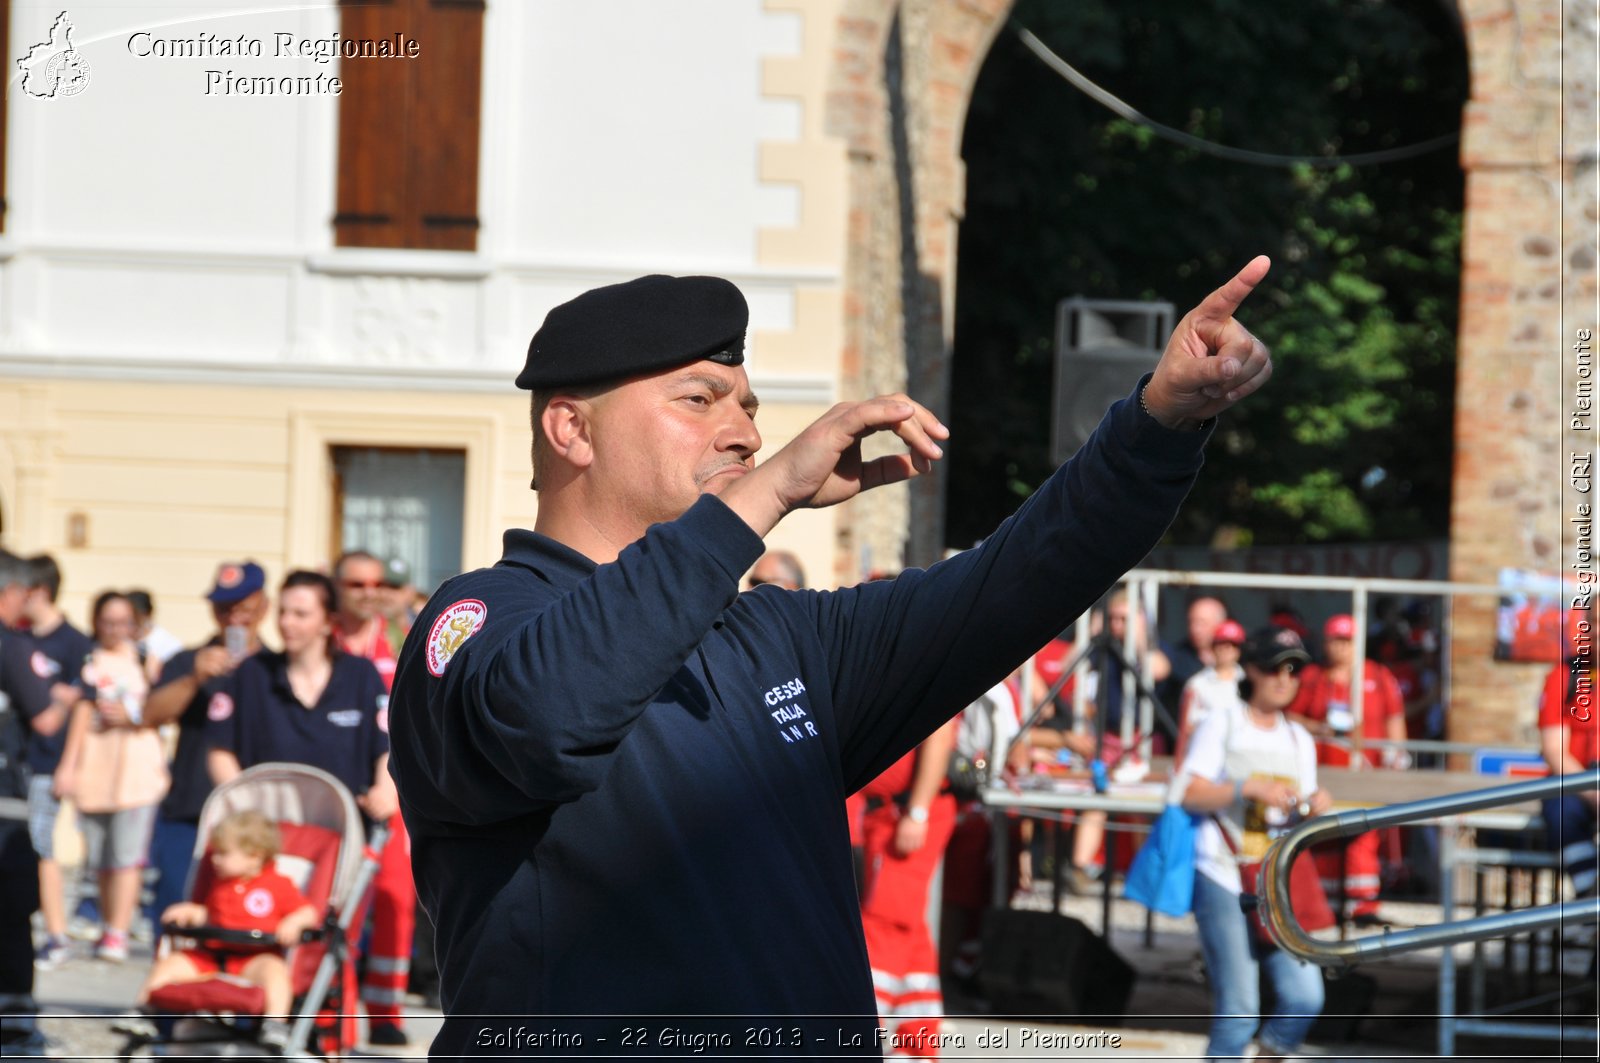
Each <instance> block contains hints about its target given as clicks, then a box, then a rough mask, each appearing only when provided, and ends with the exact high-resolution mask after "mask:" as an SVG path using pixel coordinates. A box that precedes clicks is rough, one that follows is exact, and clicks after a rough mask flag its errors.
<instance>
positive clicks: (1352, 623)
mask: <svg viewBox="0 0 1600 1063" xmlns="http://www.w3.org/2000/svg"><path fill="white" fill-rule="evenodd" d="M1322 637H1323V638H1325V639H1353V638H1355V637H1356V618H1355V617H1353V616H1351V615H1350V614H1349V613H1339V614H1337V615H1335V616H1330V617H1328V622H1327V623H1326V624H1323V625H1322Z"/></svg>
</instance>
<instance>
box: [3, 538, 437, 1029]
mask: <svg viewBox="0 0 1600 1063" xmlns="http://www.w3.org/2000/svg"><path fill="white" fill-rule="evenodd" d="M0 586H3V587H4V590H3V591H0V625H3V628H0V637H3V640H4V641H3V645H4V648H5V651H6V662H7V666H6V669H5V671H4V673H3V674H0V675H3V678H4V680H5V682H6V683H8V684H10V686H11V687H14V688H15V689H6V690H5V691H3V693H4V694H5V695H6V696H7V700H8V703H9V704H10V705H11V706H12V707H13V708H15V709H19V710H20V712H19V713H18V714H17V717H16V719H17V720H19V721H22V720H25V721H26V725H27V731H28V733H27V736H26V737H27V741H26V743H25V753H23V754H22V757H19V758H17V760H19V761H22V762H21V763H16V762H12V761H10V760H8V761H7V762H6V764H5V768H6V769H7V770H8V771H10V772H11V774H12V777H13V778H15V779H16V780H18V781H17V783H16V787H15V788H16V789H18V790H19V796H22V795H21V794H20V791H22V790H24V788H25V800H26V811H27V820H26V829H27V835H26V840H27V842H28V847H29V849H30V852H29V854H28V856H31V857H35V858H36V861H37V871H36V872H35V870H34V868H33V866H32V865H33V863H34V860H32V859H26V858H24V857H22V856H20V855H15V854H14V852H13V850H14V849H15V848H16V846H15V841H16V839H14V838H10V837H8V838H7V842H8V846H7V850H6V853H7V856H8V859H14V862H15V864H16V868H17V870H18V871H19V873H20V872H21V869H22V867H23V865H24V864H26V865H27V868H26V875H27V877H29V878H32V879H33V883H32V889H31V890H29V893H30V894H32V895H31V896H29V897H28V898H26V899H24V900H20V901H19V903H17V904H15V905H8V907H7V909H6V911H5V912H4V913H0V916H3V917H4V918H5V919H7V920H11V921H13V922H14V921H15V920H16V916H17V913H19V912H20V913H22V922H21V926H20V929H19V928H17V927H10V931H11V933H10V935H9V936H7V937H5V938H4V953H5V957H6V965H7V967H8V969H9V968H10V967H13V966H19V965H20V963H21V962H23V961H22V960H20V959H19V958H18V956H16V955H13V954H14V953H21V952H22V951H24V950H23V943H24V942H25V941H27V945H26V953H27V955H26V961H25V962H27V964H28V965H29V967H30V968H41V969H48V968H52V967H55V966H57V965H60V964H62V963H65V962H69V961H71V960H72V959H74V958H75V957H76V953H75V951H74V945H73V943H72V941H71V940H70V938H69V935H68V929H69V921H70V920H69V916H70V913H69V902H70V899H71V896H72V893H73V891H72V890H70V889H69V883H68V882H67V881H66V877H65V874H64V870H63V866H64V865H63V860H62V856H63V855H64V854H62V853H60V852H58V848H57V847H58V845H59V844H60V843H62V842H64V841H69V840H70V839H69V836H68V835H66V834H64V833H63V829H62V824H61V816H62V813H63V809H64V807H65V806H66V805H68V804H70V806H71V808H72V810H73V815H74V816H75V822H76V824H77V827H78V830H79V832H80V841H81V851H82V862H81V866H82V869H83V871H84V873H85V875H86V876H88V877H91V878H92V879H93V883H94V886H95V896H94V897H93V898H91V899H89V900H86V901H84V902H83V903H82V908H81V910H82V911H83V913H84V914H85V915H87V916H88V917H89V918H90V919H92V920H93V921H94V922H93V923H91V924H89V925H91V926H93V927H94V930H93V934H92V937H93V941H92V944H91V954H92V956H93V957H94V958H95V959H98V960H100V961H104V962H112V963H121V962H124V961H126V960H127V959H128V955H129V939H130V936H131V935H132V933H133V932H134V929H135V926H136V923H137V917H138V912H139V909H140V907H141V904H140V902H141V898H142V897H143V898H144V899H145V903H144V904H143V910H144V912H145V913H146V914H147V916H148V917H149V921H150V924H151V928H152V932H153V934H154V935H157V936H159V935H160V933H161V929H160V927H161V922H160V921H161V919H162V918H163V916H164V915H166V914H169V913H173V914H176V915H178V916H180V917H185V918H186V917H188V916H192V915H193V914H194V913H193V909H186V908H184V907H183V905H184V904H187V903H191V902H192V901H195V900H196V899H194V898H188V897H186V896H185V890H186V888H187V884H188V883H189V882H190V881H191V871H190V868H191V863H192V861H193V858H194V855H195V852H196V840H197V833H198V830H199V824H200V819H201V814H202V808H203V806H204V805H205V802H206V799H207V798H208V797H209V796H210V794H211V792H212V791H213V789H214V788H215V787H216V786H218V785H220V784H222V783H223V782H226V781H227V780H229V779H231V778H233V777H234V776H236V775H238V774H239V773H240V772H241V771H243V770H244V769H246V768H249V767H251V766H253V765H256V764H261V763H267V762H288V763H294V764H304V765H310V766H313V767H316V768H320V769H322V770H324V771H326V772H328V773H330V774H331V775H333V776H334V777H335V778H336V779H338V780H339V781H340V782H341V783H342V784H343V785H344V786H345V787H346V788H347V789H348V790H349V791H350V792H351V793H352V795H354V796H355V798H356V802H357V804H358V806H359V807H360V809H361V811H362V813H363V815H364V817H365V819H366V820H367V823H368V826H369V829H370V828H371V827H372V826H374V825H376V824H379V823H382V824H385V825H387V826H388V827H389V828H390V833H389V843H388V844H387V845H386V846H385V848H384V849H383V852H382V854H381V859H382V865H381V869H380V871H379V874H378V876H377V878H376V880H375V883H374V887H373V892H372V895H371V905H370V911H371V917H370V923H369V925H368V927H367V933H366V935H365V937H364V939H363V941H364V948H363V955H362V958H361V968H362V985H361V998H362V1001H363V1006H364V1008H365V1011H366V1013H367V1018H368V1033H367V1038H368V1041H369V1043H372V1044H378V1045H399V1044H404V1043H406V1041H407V1036H406V1033H405V1030H404V1026H403V1019H402V1011H401V1005H402V1003H403V999H404V996H405V994H406V992H407V988H408V983H409V976H410V965H411V953H412V946H413V939H414V929H415V924H416V910H417V903H416V892H415V887H414V885H413V883H412V878H411V868H410V862H409V845H408V840H407V837H406V833H405V828H404V823H403V821H402V820H401V819H400V817H399V816H398V815H396V811H397V801H396V796H395V790H394V783H393V781H392V779H391V778H390V775H389V772H388V767H387V759H388V735H387V728H388V720H387V709H388V696H389V685H390V683H391V682H392V679H393V675H394V661H395V654H396V650H397V649H398V646H399V644H400V642H401V640H402V639H403V638H404V635H405V633H406V631H407V630H408V629H409V625H410V620H411V618H412V617H413V616H414V615H415V605H416V602H415V597H416V592H415V589H414V588H413V587H412V586H411V580H410V577H409V571H408V569H407V567H406V565H405V564H404V562H401V561H393V560H391V561H385V560H383V559H380V558H378V557H376V556H374V555H372V554H370V553H367V552H364V551H352V552H349V553H346V554H344V555H343V556H341V557H339V558H338V559H337V560H335V561H334V562H333V563H332V564H331V565H330V566H329V569H328V572H319V571H308V570H299V571H294V572H291V573H289V574H288V575H287V576H286V577H285V578H284V579H283V581H282V583H281V584H280V585H279V586H278V587H277V590H276V625H275V626H276V636H277V637H276V640H275V641H276V643H277V646H278V647H279V648H277V649H273V648H270V647H268V646H267V645H265V644H264V642H263V640H262V638H261V633H260V627H261V625H262V623H263V622H264V621H265V620H266V618H267V616H268V614H269V612H270V611H271V605H272V603H271V601H270V600H269V591H270V588H269V586H268V580H267V573H266V571H265V570H264V569H263V568H262V566H260V565H259V564H257V563H255V562H254V561H248V560H243V561H233V562H226V563H223V564H221V565H220V566H219V567H218V568H217V570H216V574H215V577H214V579H213V581H212V585H211V587H210V588H209V590H207V591H206V592H205V597H206V600H207V601H208V603H209V605H210V607H211V613H212V619H213V621H214V624H215V629H214V631H213V632H212V633H211V634H210V635H209V636H208V637H207V638H205V639H204V640H202V641H201V642H200V643H199V644H197V645H194V646H191V647H184V646H183V645H182V643H181V642H180V641H179V640H178V639H176V638H175V637H174V636H172V635H171V633H170V632H167V631H166V630H165V629H163V628H161V627H160V626H159V625H157V624H156V623H155V620H154V605H153V601H152V597H151V595H150V594H149V592H147V591H143V590H131V591H117V590H107V591H104V592H101V593H99V594H98V595H97V596H96V597H95V598H94V599H93V605H92V608H91V611H90V618H89V619H90V624H89V628H90V630H89V632H88V633H84V632H82V631H80V630H79V629H77V628H76V627H75V626H74V625H73V624H72V623H71V621H70V620H69V619H68V618H67V617H66V616H65V615H64V614H63V612H62V610H61V608H60V607H59V604H58V598H59V595H60V591H61V586H62V573H61V570H60V567H59V566H58V565H57V564H56V562H55V561H54V560H53V559H52V558H50V557H48V556H44V555H41V556H39V557H35V558H31V559H26V560H24V559H21V558H15V557H13V556H11V555H4V556H3V557H0ZM14 730H16V729H15V728H13V729H11V731H14ZM9 733H10V731H8V734H9ZM22 749H23V744H22V743H18V748H17V749H16V750H9V749H8V750H7V752H8V753H12V754H15V753H21V752H22ZM22 780H25V784H24V782H23V781H22ZM259 834H260V832H259V831H256V832H253V833H252V834H251V838H255V839H256V840H257V841H259V837H258V836H259ZM230 837H231V836H230ZM251 844H252V845H256V842H254V841H253V842H252V843H251ZM258 847H259V846H258ZM9 866H10V865H9V864H8V868H9ZM8 873H9V871H8ZM35 897H36V899H37V903H31V902H32V901H33V900H34V899H35ZM35 909H37V910H38V911H39V913H40V916H41V921H42V923H43V930H44V933H43V937H42V940H41V941H40V942H39V943H38V944H37V946H35V945H33V944H32V943H31V940H28V939H27V937H26V935H27V915H28V914H29V913H31V912H33V911H34V910H35ZM317 917H318V919H320V918H321V913H320V912H319V913H317ZM78 918H80V919H81V918H83V916H79V917H78ZM179 921H180V922H182V919H181V918H180V920H179ZM176 955H181V954H176ZM258 966H262V965H258ZM158 967H159V972H160V978H162V979H170V978H172V977H182V976H183V974H184V972H185V971H187V968H185V967H184V966H183V963H182V962H179V961H178V960H176V959H172V958H170V957H169V958H167V959H164V960H162V961H161V963H160V964H159V965H158ZM262 969H263V970H267V971H270V972H275V968H272V967H271V965H270V964H267V965H265V966H262ZM252 970H255V968H252ZM174 972H177V974H176V975H175V974H174ZM158 981H159V980H158ZM280 981H281V980H280V979H279V978H278V976H277V974H276V973H272V974H271V977H269V978H267V981H266V983H265V984H267V985H268V987H269V997H270V998H271V1001H272V1002H273V1003H274V1004H277V1003H285V1004H286V1002H285V1001H283V992H282V988H283V987H282V985H281V984H280ZM19 984H21V982H20V980H19ZM28 984H31V973H30V975H29V978H28ZM146 988H147V989H148V988H150V987H149V986H147V987H146Z"/></svg>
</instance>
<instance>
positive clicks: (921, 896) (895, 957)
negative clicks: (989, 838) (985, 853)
mask: <svg viewBox="0 0 1600 1063" xmlns="http://www.w3.org/2000/svg"><path fill="white" fill-rule="evenodd" d="M957 723H958V721H956V720H951V721H950V722H948V723H946V724H945V725H944V726H942V727H940V728H939V729H938V730H937V731H935V732H934V733H933V734H932V735H930V736H929V737H928V738H927V739H926V740H925V741H924V742H923V743H922V744H921V745H920V746H918V747H917V748H916V749H913V750H912V751H911V752H909V753H907V754H906V755H905V756H903V757H901V758H900V759H899V760H897V761H896V762H895V763H894V764H893V765H892V766H891V767H890V768H889V769H888V770H887V771H885V772H884V773H883V774H882V775H879V776H878V777H877V778H876V779H873V780H872V781H871V782H869V783H868V784H867V785H866V786H864V787H862V789H861V793H862V795H863V796H865V798H866V814H865V816H864V817H863V819H862V843H863V848H864V850H865V852H864V856H865V868H864V870H863V878H862V883H861V926H862V930H863V932H864V933H865V935H866V940H867V960H868V962H869V963H870V964H871V967H872V987H873V990H874V992H875V993H876V995H877V998H878V1015H879V1017H880V1019H881V1020H882V1022H883V1023H884V1027H885V1036H884V1042H883V1046H884V1048H885V1049H886V1050H887V1051H886V1052H885V1055H906V1056H917V1057H922V1058H927V1059H931V1058H934V1057H936V1056H938V1054H939V1020H940V1018H941V1017H942V1016H943V1015H944V994H943V992H942V990H941V988H940V985H939V950H938V947H937V946H936V945H935V944H934V943H933V934H932V933H931V932H930V931H929V929H928V896H929V891H930V889H931V888H932V885H933V874H934V872H935V871H936V870H937V869H938V867H939V861H940V859H941V858H942V857H943V856H944V849H945V846H946V845H947V844H948V843H949V841H950V834H951V832H952V831H953V830H954V829H955V823H956V799H955V798H954V797H953V796H952V795H951V794H950V792H949V791H948V789H946V786H945V779H946V775H947V773H948V772H949V766H950V751H951V750H952V749H954V748H955V742H956V727H957Z"/></svg>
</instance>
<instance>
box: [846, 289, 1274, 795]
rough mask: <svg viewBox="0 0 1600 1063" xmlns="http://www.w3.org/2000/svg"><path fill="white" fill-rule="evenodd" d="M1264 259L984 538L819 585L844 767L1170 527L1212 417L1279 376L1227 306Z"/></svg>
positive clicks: (1025, 648) (1031, 641)
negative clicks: (891, 568) (878, 578)
mask: <svg viewBox="0 0 1600 1063" xmlns="http://www.w3.org/2000/svg"><path fill="white" fill-rule="evenodd" d="M1266 270H1267V262H1266V259H1264V258H1258V259H1256V260H1254V261H1253V262H1251V263H1250V265H1248V266H1246V267H1245V269H1244V270H1242V271H1241V272H1240V274H1239V275H1238V276H1237V277H1235V278H1234V279H1233V280H1232V281H1230V282H1229V283H1228V284H1226V285H1224V286H1223V287H1222V288H1220V289H1218V290H1217V291H1216V292H1214V293H1213V294H1212V295H1211V296H1209V297H1208V298H1207V299H1206V300H1205V301H1204V302H1202V303H1201V305H1200V306H1199V307H1197V308H1196V309H1195V310H1193V311H1191V312H1190V313H1189V314H1188V315H1186V316H1185V317H1184V319H1183V320H1182V321H1181V322H1180V323H1179V325H1178V328H1177V329H1176V330H1175V331H1174V333H1173V336H1172V338H1171V340H1170V342H1169V343H1168V345H1167V349H1166V351H1165V353H1164V354H1163V355H1162V358H1161V361H1160V363H1159V364H1158V366H1157V368H1156V370H1155V372H1154V373H1153V374H1152V375H1151V376H1150V377H1148V378H1147V379H1146V380H1143V381H1141V382H1140V385H1139V387H1138V389H1137V390H1136V391H1135V393H1134V394H1133V395H1130V396H1129V397H1128V398H1126V399H1124V400H1122V402H1120V403H1118V404H1117V405H1115V406H1113V407H1112V409H1111V411H1110V412H1108V413H1107V415H1106V417H1105V419H1104V420H1103V421H1102V422H1101V424H1100V427H1099V428H1098V429H1096V431H1095V433H1094V434H1093V435H1092V436H1091V437H1090V439H1089V441H1088V442H1087V443H1086V444H1085V445H1084V447H1083V448H1082V449H1081V450H1080V451H1079V453H1078V454H1077V455H1075V456H1074V457H1073V459H1072V460H1070V461H1069V462H1067V463H1066V464H1065V465H1064V466H1062V467H1061V468H1060V469H1058V470H1057V471H1056V473H1055V474H1054V475H1053V476H1052V477H1051V478H1050V480H1049V481H1047V482H1046V484H1045V485H1044V486H1043V487H1042V488H1041V489H1040V490H1039V491H1038V492H1037V493H1036V494H1035V495H1034V496H1033V497H1032V498H1030V499H1029V500H1028V501H1027V502H1026V503H1024V505H1023V506H1022V508H1021V509H1020V510H1019V511H1018V512H1017V513H1016V514H1014V515H1013V516H1012V517H1011V518H1009V519H1008V520H1007V521H1005V522H1004V523H1003V524H1002V525H1001V526H1000V528H999V529H998V530H997V531H996V532H995V533H994V534H993V535H991V536H990V537H989V538H988V539H987V540H985V542H984V543H983V545H982V546H980V547H978V548H976V549H974V550H970V551H967V552H965V553H963V554H960V555H957V556H956V557H954V558H951V559H949V560H947V561H944V562H941V563H939V564H937V565H934V566H933V567H932V568H930V569H928V570H927V571H925V572H923V571H916V570H908V571H907V572H905V573H902V574H901V576H900V577H899V578H897V579H895V580H893V581H888V582H879V583H871V584H864V585H861V586H859V587H855V588H851V589H849V590H847V591H842V592H836V593H834V594H824V595H820V596H818V598H817V599H816V608H817V611H818V616H817V622H818V630H819V633H820V634H821V636H822V639H823V642H824V644H825V646H826V647H827V649H828V652H829V654H830V657H831V664H832V666H833V668H832V671H833V686H834V691H833V693H834V702H835V706H836V708H837V711H838V714H839V719H840V727H841V737H842V738H843V740H844V748H845V773H846V779H847V780H854V781H857V782H860V781H864V780H866V779H868V778H871V777H872V776H873V775H874V774H875V773H876V772H877V771H880V770H882V768H884V767H886V766H887V765H888V764H890V763H892V762H893V761H894V760H895V759H896V758H897V757H899V756H900V755H902V754H903V753H904V752H905V751H906V750H907V749H909V748H911V747H912V746H913V745H915V744H916V743H917V742H918V741H919V740H920V739H922V738H923V737H925V736H926V735H928V734H929V733H931V732H932V731H933V729H934V728H936V727H937V726H938V725H939V724H940V723H942V722H943V721H944V720H946V719H948V718H949V717H950V716H951V715H953V714H954V713H955V712H957V711H959V710H960V709H961V708H962V707H963V706H965V705H966V704H969V703H970V702H971V701H972V700H973V699H974V698H976V697H977V696H978V695H979V694H981V693H982V692H983V691H984V690H987V689H988V688H989V687H990V686H991V685H993V684H994V683H995V682H996V681H997V680H998V679H999V678H1001V677H1003V676H1004V675H1005V674H1006V673H1007V672H1008V671H1009V670H1010V669H1011V668H1013V667H1015V666H1016V664H1017V662H1018V661H1020V660H1022V659H1023V658H1025V657H1026V656H1027V655H1028V654H1029V653H1031V652H1033V651H1034V650H1036V649H1037V648H1038V647H1040V646H1042V645H1044V643H1045V642H1046V641H1047V640H1048V639H1049V638H1051V637H1052V636H1054V635H1055V634H1057V633H1058V632H1059V631H1061V630H1062V629H1063V628H1064V627H1065V626H1066V625H1067V623H1069V622H1070V621H1071V620H1072V619H1073V618H1074V617H1076V616H1078V615H1079V614H1080V613H1081V612H1082V611H1083V610H1084V609H1086V608H1087V607H1088V606H1089V605H1091V604H1092V603H1093V602H1094V601H1095V600H1096V599H1098V598H1099V597H1100V596H1101V595H1102V594H1103V593H1104V592H1105V590H1106V589H1107V588H1108V587H1110V586H1111V585H1112V584H1113V583H1114V582H1115V581H1116V580H1117V579H1119V578H1120V577H1121V576H1122V575H1123V574H1124V573H1125V572H1127V571H1128V570H1129V569H1130V568H1132V567H1133V566H1134V565H1136V564H1138V563H1139V562H1140V561H1141V560H1142V559H1143V558H1144V557H1145V555H1146V554H1147V553H1148V552H1149V551H1150V549H1151V548H1152V547H1154V546H1155V545H1156V543H1157V542H1158V541H1159V540H1160V538H1161V536H1162V534H1163V533H1164V532H1165V531H1166V529H1167V527H1168V525H1169V524H1170V523H1171V521H1172V519H1173V517H1174V516H1175V515H1176V513H1177V510H1178V507H1179V505H1180V504H1181V503H1182V501H1183V499H1184V497H1185V496H1186V495H1187V494H1188V491H1189V488H1190V487H1191V485H1192V484H1193V482H1194V478H1195V476H1196V475H1197V473H1198V472H1199V469H1200V465H1201V461H1202V450H1203V447H1204V444H1205V441H1206V439H1207V438H1209V428H1210V425H1211V422H1212V419H1213V418H1215V416H1216V415H1217V414H1219V413H1221V412H1222V411H1224V410H1226V409H1227V408H1229V407H1230V406H1232V405H1233V404H1234V403H1235V402H1237V401H1239V399H1241V398H1243V397H1244V396H1246V395H1249V394H1251V393H1252V392H1254V391H1255V390H1257V389H1258V388H1260V387H1261V385H1262V384H1264V383H1265V382H1266V379H1267V378H1268V377H1269V376H1270V375H1271V360H1270V357H1269V355H1268V353H1267V350H1266V348H1265V347H1264V346H1262V344H1261V343H1260V342H1259V341H1258V340H1256V339H1255V337H1253V336H1251V335H1250V333H1249V332H1247V331H1246V330H1245V329H1244V328H1243V327H1242V326H1240V325H1238V324H1237V322H1235V321H1234V320H1233V317H1232V315H1233V311H1234V310H1235V309H1236V308H1237V306H1238V305H1239V303H1240V302H1241V301H1242V300H1243V299H1244V297H1245V296H1246V295H1248V294H1249V292H1250V291H1251V290H1252V289H1253V288H1254V287H1255V285H1256V284H1257V283H1259V281H1260V280H1261V278H1262V277H1263V276H1264V275H1265V273H1266Z"/></svg>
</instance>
